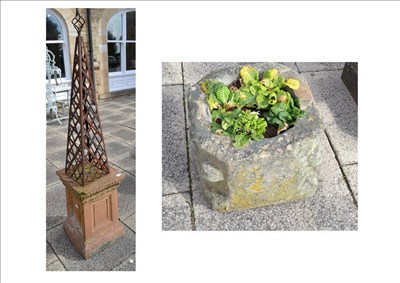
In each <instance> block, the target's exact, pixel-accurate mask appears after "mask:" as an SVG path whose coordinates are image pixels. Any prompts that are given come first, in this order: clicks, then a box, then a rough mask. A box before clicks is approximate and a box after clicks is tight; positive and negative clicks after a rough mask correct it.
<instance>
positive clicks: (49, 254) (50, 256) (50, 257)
mask: <svg viewBox="0 0 400 283" xmlns="http://www.w3.org/2000/svg"><path fill="white" fill-rule="evenodd" d="M56 261H58V258H57V256H56V254H55V253H54V252H53V250H52V249H51V248H50V245H49V244H48V243H46V266H49V265H50V264H52V263H54V262H56Z"/></svg>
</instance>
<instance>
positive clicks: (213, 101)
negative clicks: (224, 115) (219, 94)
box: [207, 93, 221, 110]
mask: <svg viewBox="0 0 400 283" xmlns="http://www.w3.org/2000/svg"><path fill="white" fill-rule="evenodd" d="M207 103H208V107H210V110H213V109H219V108H221V104H220V103H219V100H218V99H217V98H216V97H215V95H214V94H213V93H210V94H209V95H208V97H207Z"/></svg>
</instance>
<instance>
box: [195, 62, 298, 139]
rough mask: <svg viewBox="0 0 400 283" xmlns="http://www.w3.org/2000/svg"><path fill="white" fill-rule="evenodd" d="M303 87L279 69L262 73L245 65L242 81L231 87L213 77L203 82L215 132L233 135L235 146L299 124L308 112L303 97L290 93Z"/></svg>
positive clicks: (273, 134) (202, 85) (271, 135)
mask: <svg viewBox="0 0 400 283" xmlns="http://www.w3.org/2000/svg"><path fill="white" fill-rule="evenodd" d="M299 87H300V83H299V81H298V80H295V79H290V78H288V79H285V78H284V77H283V76H281V75H279V71H278V70H277V69H270V70H267V71H265V72H264V73H263V74H262V76H260V74H259V72H258V70H256V69H255V68H252V67H248V66H244V67H242V68H241V70H240V78H239V80H237V81H235V82H232V83H231V84H230V85H229V86H226V85H225V84H223V83H221V82H218V81H213V80H208V81H204V82H202V83H201V89H202V91H203V92H204V93H205V94H206V95H207V103H208V106H209V108H210V111H211V129H212V131H213V132H214V133H215V134H217V135H225V136H230V137H232V139H233V140H234V143H233V146H234V147H242V146H244V145H245V144H247V143H248V142H249V141H250V140H255V141H258V140H261V139H263V138H268V137H273V136H276V135H277V134H279V133H281V132H282V131H285V130H287V129H288V128H289V127H291V126H293V125H295V124H296V123H297V121H298V119H299V118H301V117H303V116H304V115H305V111H304V110H301V108H300V100H299V99H298V98H297V97H295V96H294V95H292V94H291V93H290V90H297V89H298V88H299ZM271 133H272V134H271Z"/></svg>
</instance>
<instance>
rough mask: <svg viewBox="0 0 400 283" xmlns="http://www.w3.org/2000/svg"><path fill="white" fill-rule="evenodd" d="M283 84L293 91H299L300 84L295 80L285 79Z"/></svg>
mask: <svg viewBox="0 0 400 283" xmlns="http://www.w3.org/2000/svg"><path fill="white" fill-rule="evenodd" d="M285 84H286V85H287V86H288V87H290V88H291V89H293V90H296V89H299V87H300V82H299V81H298V80H295V79H287V80H286V82H285Z"/></svg>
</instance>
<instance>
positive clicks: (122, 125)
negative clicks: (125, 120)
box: [117, 123, 136, 131]
mask: <svg viewBox="0 0 400 283" xmlns="http://www.w3.org/2000/svg"><path fill="white" fill-rule="evenodd" d="M117 125H119V126H121V127H125V128H128V129H131V130H135V131H136V129H135V128H133V127H130V126H127V125H124V124H120V123H117Z"/></svg>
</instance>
